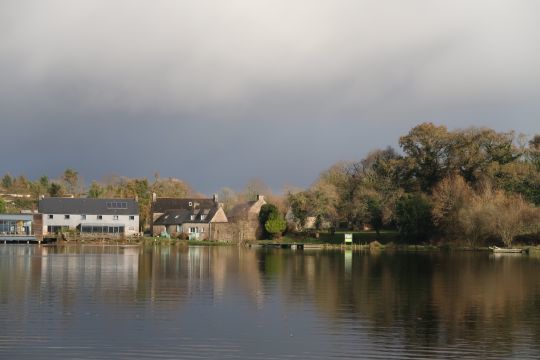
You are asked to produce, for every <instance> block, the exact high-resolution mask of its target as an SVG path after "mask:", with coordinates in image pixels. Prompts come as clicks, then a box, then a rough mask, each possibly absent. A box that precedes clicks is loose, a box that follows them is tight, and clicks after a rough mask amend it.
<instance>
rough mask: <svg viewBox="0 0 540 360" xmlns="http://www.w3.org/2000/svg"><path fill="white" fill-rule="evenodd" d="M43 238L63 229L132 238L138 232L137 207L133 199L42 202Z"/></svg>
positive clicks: (64, 199) (49, 200) (65, 199)
mask: <svg viewBox="0 0 540 360" xmlns="http://www.w3.org/2000/svg"><path fill="white" fill-rule="evenodd" d="M38 208H39V213H40V214H42V216H43V234H44V235H47V234H52V233H56V232H58V231H60V230H63V229H71V230H74V229H77V230H79V231H80V232H81V233H101V234H111V235H114V234H118V235H126V236H129V235H134V234H136V233H138V231H139V204H138V203H137V201H136V200H134V199H87V198H82V199H75V198H56V197H54V198H52V197H51V198H42V199H40V200H39V205H38Z"/></svg>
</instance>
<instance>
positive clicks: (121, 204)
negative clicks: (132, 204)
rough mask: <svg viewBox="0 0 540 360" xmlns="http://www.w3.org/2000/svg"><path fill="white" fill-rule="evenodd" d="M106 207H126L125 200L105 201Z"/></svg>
mask: <svg viewBox="0 0 540 360" xmlns="http://www.w3.org/2000/svg"><path fill="white" fill-rule="evenodd" d="M107 209H127V202H125V201H109V202H107Z"/></svg>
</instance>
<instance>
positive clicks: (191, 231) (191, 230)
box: [189, 227, 199, 234]
mask: <svg viewBox="0 0 540 360" xmlns="http://www.w3.org/2000/svg"><path fill="white" fill-rule="evenodd" d="M198 230H199V229H198V228H196V227H190V228H189V233H190V234H196V233H198V232H199V231H198Z"/></svg>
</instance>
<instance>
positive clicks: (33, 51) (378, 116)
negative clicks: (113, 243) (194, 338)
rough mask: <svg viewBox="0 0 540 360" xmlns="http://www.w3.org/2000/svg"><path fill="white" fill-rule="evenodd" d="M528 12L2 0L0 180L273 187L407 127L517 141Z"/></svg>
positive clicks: (340, 0) (373, 4) (535, 49)
mask: <svg viewBox="0 0 540 360" xmlns="http://www.w3.org/2000/svg"><path fill="white" fill-rule="evenodd" d="M539 11H540V6H539V5H538V3H537V2H536V1H533V0H532V1H491V0H485V1H474V2H471V1H452V2H448V1H407V2H404V1H352V0H351V1H346V0H333V1H315V0H297V1H278V0H273V1H259V0H231V1H217V0H216V1H205V0H197V1H156V0H153V1H149V0H140V1H136V2H134V1H128V0H117V1H82V0H63V1H60V0H56V1H53V0H48V1H44V0H42V1H20V0H19V1H2V2H0V30H1V31H0V77H1V79H2V81H1V83H0V119H1V122H2V126H3V128H4V129H6V130H9V132H10V133H11V134H16V135H14V136H12V138H11V139H7V140H6V141H4V143H3V144H2V145H0V150H3V151H8V150H9V149H13V148H14V147H15V148H20V146H21V145H20V144H21V139H25V142H26V144H25V151H22V152H19V154H20V155H18V156H17V157H15V159H14V160H13V163H9V164H8V163H5V164H3V165H2V166H0V171H12V172H25V173H28V174H30V175H35V174H39V173H41V172H49V171H56V172H59V171H61V170H62V169H63V168H64V167H66V166H74V167H79V168H80V170H81V172H82V173H85V174H86V176H85V177H86V178H99V177H100V176H102V175H104V174H105V173H107V172H123V173H125V174H127V175H132V176H150V175H151V174H152V173H153V172H154V171H156V170H158V171H160V172H161V173H162V174H165V175H170V176H178V177H182V178H185V179H186V180H188V181H189V182H191V183H193V185H194V186H195V187H196V188H197V189H200V190H202V191H213V190H215V189H216V188H217V187H219V186H221V185H230V186H235V187H240V186H241V185H242V183H244V182H246V181H247V180H248V179H249V178H251V177H261V178H265V179H267V180H268V182H269V183H271V185H272V186H273V187H274V188H279V186H280V185H281V184H283V183H297V184H299V185H304V186H305V185H307V184H309V183H310V182H311V181H312V180H313V179H314V177H315V176H316V175H317V173H318V172H319V171H320V170H322V169H323V168H324V167H326V166H328V165H330V164H331V163H332V162H334V161H337V160H340V159H346V160H348V159H355V158H356V159H357V158H360V157H362V156H363V155H364V154H365V153H367V151H369V150H370V149H371V148H373V147H383V146H386V145H388V144H391V145H392V144H395V143H396V141H397V137H398V136H399V135H400V134H402V133H404V132H406V131H407V130H408V129H409V128H410V127H411V126H414V125H415V124H416V123H418V122H422V121H436V122H439V123H445V124H447V125H448V126H450V127H463V126H469V125H474V124H477V125H486V126H492V127H495V128H498V129H500V130H506V129H509V128H514V129H516V130H518V131H523V132H526V133H533V132H536V131H537V124H536V123H537V120H536V119H537V118H538V114H539V112H540V111H539V105H538V104H537V100H536V98H537V95H538V94H539V93H540V85H538V84H540V82H539V80H540V71H539V70H538V65H537V64H538V63H540V62H539V60H540V43H539V42H538V41H537V39H538V37H539V35H540V29H539V25H538V21H537V19H536V17H537V16H536V14H538V13H539ZM55 137H56V138H60V139H62V140H61V141H52V140H51V139H55ZM119 139H120V140H119ZM51 141H52V142H53V143H52V144H51ZM118 141H125V143H124V145H123V146H118ZM36 153H37V154H39V156H38V157H37V158H36V157H35V156H33V155H35V154H36ZM132 156H135V158H136V160H129V161H128V160H127V159H129V158H130V157H132ZM40 157H42V158H40ZM38 158H39V159H38ZM81 159H84V161H81ZM73 163H75V164H73ZM115 170H116V171H115Z"/></svg>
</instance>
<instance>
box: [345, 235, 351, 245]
mask: <svg viewBox="0 0 540 360" xmlns="http://www.w3.org/2000/svg"><path fill="white" fill-rule="evenodd" d="M345 244H352V234H345Z"/></svg>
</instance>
